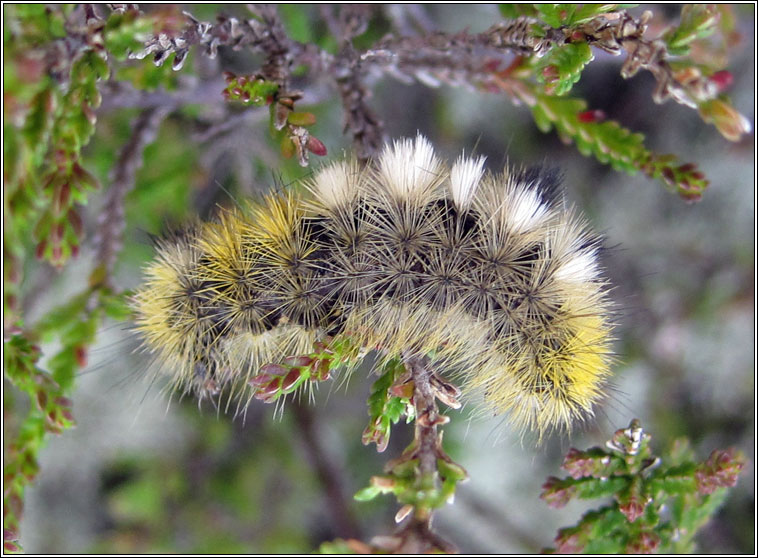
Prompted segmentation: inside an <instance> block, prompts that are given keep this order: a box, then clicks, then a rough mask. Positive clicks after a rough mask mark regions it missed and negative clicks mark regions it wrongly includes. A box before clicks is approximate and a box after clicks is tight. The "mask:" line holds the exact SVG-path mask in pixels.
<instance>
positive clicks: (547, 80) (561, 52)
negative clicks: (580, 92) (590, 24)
mask: <svg viewBox="0 0 758 558" xmlns="http://www.w3.org/2000/svg"><path fill="white" fill-rule="evenodd" d="M592 59H593V54H592V49H590V45H588V44H587V43H584V42H579V43H569V44H567V45H562V46H559V47H554V48H553V49H552V50H550V52H548V54H547V55H546V56H544V57H542V58H541V59H539V62H538V65H537V80H538V81H539V82H540V83H544V84H545V92H546V93H547V94H549V95H565V94H566V93H568V92H569V91H571V88H572V87H573V86H574V84H575V83H576V82H577V81H579V78H580V77H581V75H582V70H584V67H585V66H586V65H587V64H588V63H589V62H590V61H592Z"/></svg>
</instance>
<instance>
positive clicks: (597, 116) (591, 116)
mask: <svg viewBox="0 0 758 558" xmlns="http://www.w3.org/2000/svg"><path fill="white" fill-rule="evenodd" d="M577 118H578V119H579V122H584V123H590V122H602V121H603V120H605V119H606V114H605V112H603V111H602V110H600V109H595V110H585V111H584V112H580V113H579V114H578V115H577Z"/></svg>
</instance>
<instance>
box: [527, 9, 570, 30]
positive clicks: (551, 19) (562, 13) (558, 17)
mask: <svg viewBox="0 0 758 558" xmlns="http://www.w3.org/2000/svg"><path fill="white" fill-rule="evenodd" d="M534 7H535V8H536V9H537V11H538V12H539V14H540V16H541V17H542V21H544V22H545V23H547V24H548V25H549V26H550V27H554V28H558V27H561V26H562V25H566V23H568V22H569V21H570V20H571V18H572V16H573V15H574V12H575V11H576V7H577V6H576V4H535V5H534Z"/></svg>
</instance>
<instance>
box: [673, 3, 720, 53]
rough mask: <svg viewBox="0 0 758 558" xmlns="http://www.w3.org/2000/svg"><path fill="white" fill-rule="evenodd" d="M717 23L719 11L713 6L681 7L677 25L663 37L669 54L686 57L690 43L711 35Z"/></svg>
mask: <svg viewBox="0 0 758 558" xmlns="http://www.w3.org/2000/svg"><path fill="white" fill-rule="evenodd" d="M718 22H719V11H718V8H717V7H716V6H714V5H711V4H685V5H683V6H682V13H681V17H680V22H679V25H678V26H677V27H673V28H671V29H669V30H668V31H667V32H666V33H665V34H664V37H663V39H664V41H665V42H666V46H668V49H669V53H670V54H672V55H674V56H683V55H686V54H687V53H688V52H689V49H690V46H691V44H692V42H693V41H695V40H697V39H704V38H705V37H708V36H709V35H711V34H712V33H713V32H714V31H715V30H716V27H717V25H718Z"/></svg>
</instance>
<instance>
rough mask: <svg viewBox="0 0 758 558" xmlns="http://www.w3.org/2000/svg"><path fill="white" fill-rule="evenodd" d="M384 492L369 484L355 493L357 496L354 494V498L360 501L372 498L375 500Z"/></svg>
mask: <svg viewBox="0 0 758 558" xmlns="http://www.w3.org/2000/svg"><path fill="white" fill-rule="evenodd" d="M381 493H382V490H381V489H380V488H378V487H376V486H373V485H372V486H367V487H365V488H361V489H360V490H359V491H358V492H356V493H355V496H353V499H354V500H357V501H358V502H368V501H370V500H373V499H374V498H376V497H377V496H379V494H381Z"/></svg>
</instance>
